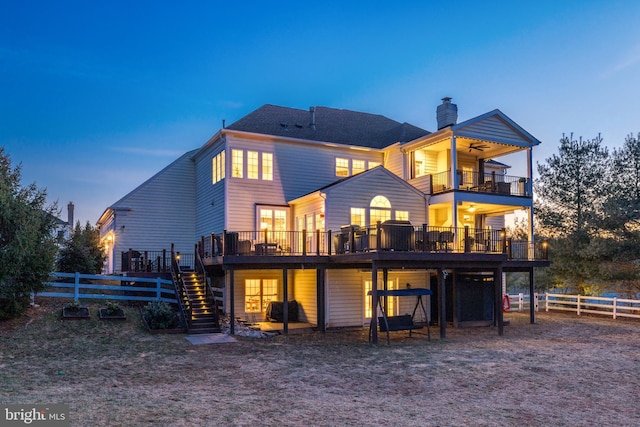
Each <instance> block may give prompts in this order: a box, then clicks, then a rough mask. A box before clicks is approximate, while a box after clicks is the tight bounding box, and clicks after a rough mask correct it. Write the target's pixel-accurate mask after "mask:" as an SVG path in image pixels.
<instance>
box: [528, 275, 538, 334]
mask: <svg viewBox="0 0 640 427" xmlns="http://www.w3.org/2000/svg"><path fill="white" fill-rule="evenodd" d="M534 291H535V289H534V286H533V268H530V269H529V323H536V307H535V306H536V304H535V299H534V295H533V293H534Z"/></svg>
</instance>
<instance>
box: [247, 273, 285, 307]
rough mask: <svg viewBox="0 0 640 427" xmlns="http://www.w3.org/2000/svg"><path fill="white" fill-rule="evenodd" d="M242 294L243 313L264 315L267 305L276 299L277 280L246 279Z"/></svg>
mask: <svg viewBox="0 0 640 427" xmlns="http://www.w3.org/2000/svg"><path fill="white" fill-rule="evenodd" d="M244 292H245V293H244V306H245V308H244V311H245V312H246V313H265V312H266V311H267V308H268V307H269V303H270V302H271V301H275V300H276V299H277V297H278V279H246V280H245V281H244Z"/></svg>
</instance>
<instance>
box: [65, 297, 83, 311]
mask: <svg viewBox="0 0 640 427" xmlns="http://www.w3.org/2000/svg"><path fill="white" fill-rule="evenodd" d="M81 307H82V306H81V305H80V301H77V300H73V301H71V302H68V303H66V304H65V305H64V308H65V309H66V310H67V311H70V312H76V311H80V308H81Z"/></svg>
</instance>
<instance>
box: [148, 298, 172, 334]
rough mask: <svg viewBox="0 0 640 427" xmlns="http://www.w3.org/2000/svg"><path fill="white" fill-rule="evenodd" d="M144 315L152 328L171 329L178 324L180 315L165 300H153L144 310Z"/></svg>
mask: <svg viewBox="0 0 640 427" xmlns="http://www.w3.org/2000/svg"><path fill="white" fill-rule="evenodd" d="M142 317H144V320H145V321H146V322H147V325H149V328H151V329H169V328H174V327H176V326H177V325H178V315H177V313H176V312H175V311H174V310H173V309H172V308H171V306H170V305H169V304H167V303H166V302H164V301H152V302H150V303H149V304H147V305H146V306H145V307H144V309H143V310H142Z"/></svg>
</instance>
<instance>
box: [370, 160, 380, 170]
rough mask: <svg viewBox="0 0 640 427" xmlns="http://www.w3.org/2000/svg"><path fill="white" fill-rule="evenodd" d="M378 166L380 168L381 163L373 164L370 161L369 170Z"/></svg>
mask: <svg viewBox="0 0 640 427" xmlns="http://www.w3.org/2000/svg"><path fill="white" fill-rule="evenodd" d="M376 166H380V162H372V161H369V169H373V168H375V167H376Z"/></svg>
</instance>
